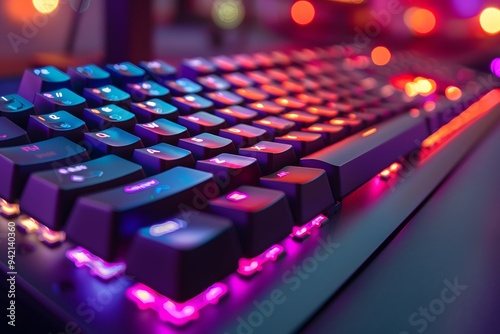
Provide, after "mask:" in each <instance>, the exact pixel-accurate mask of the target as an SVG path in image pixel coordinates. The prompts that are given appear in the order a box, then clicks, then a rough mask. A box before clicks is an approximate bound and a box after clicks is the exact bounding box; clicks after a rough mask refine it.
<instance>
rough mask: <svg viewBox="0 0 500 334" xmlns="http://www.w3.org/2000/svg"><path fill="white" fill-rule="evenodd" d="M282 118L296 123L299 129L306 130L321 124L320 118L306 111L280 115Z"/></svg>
mask: <svg viewBox="0 0 500 334" xmlns="http://www.w3.org/2000/svg"><path fill="white" fill-rule="evenodd" d="M280 117H281V118H284V119H287V120H289V121H291V122H293V123H295V127H296V128H297V129H302V128H306V127H308V126H311V125H313V124H314V123H317V122H319V116H317V115H313V114H310V113H308V112H305V111H297V110H294V111H290V112H287V113H286V114H282V115H280Z"/></svg>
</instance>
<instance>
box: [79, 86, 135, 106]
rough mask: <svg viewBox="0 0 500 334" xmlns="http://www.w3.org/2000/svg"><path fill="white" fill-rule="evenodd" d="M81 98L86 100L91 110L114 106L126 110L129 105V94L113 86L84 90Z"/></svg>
mask: <svg viewBox="0 0 500 334" xmlns="http://www.w3.org/2000/svg"><path fill="white" fill-rule="evenodd" d="M83 97H84V98H85V99H87V104H88V106H89V107H91V108H96V107H102V106H105V105H108V104H116V105H118V106H120V107H122V108H127V109H128V107H129V105H130V94H129V93H127V92H124V91H123V90H121V89H119V88H117V87H115V86H113V85H106V86H102V87H97V88H85V89H84V90H83Z"/></svg>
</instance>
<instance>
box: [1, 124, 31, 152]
mask: <svg viewBox="0 0 500 334" xmlns="http://www.w3.org/2000/svg"><path fill="white" fill-rule="evenodd" d="M29 142H30V140H29V138H28V134H27V133H26V131H24V130H23V129H22V128H20V127H19V126H18V125H17V124H15V123H13V122H12V121H10V120H9V119H8V118H7V117H0V147H8V146H17V145H24V144H28V143H29Z"/></svg>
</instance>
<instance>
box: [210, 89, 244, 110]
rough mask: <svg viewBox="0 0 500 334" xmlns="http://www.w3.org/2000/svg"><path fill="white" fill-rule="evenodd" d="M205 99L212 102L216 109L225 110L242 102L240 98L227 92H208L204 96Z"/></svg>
mask: <svg viewBox="0 0 500 334" xmlns="http://www.w3.org/2000/svg"><path fill="white" fill-rule="evenodd" d="M205 97H206V98H207V99H209V100H210V101H212V102H213V104H214V105H215V107H216V108H226V107H229V106H232V105H236V104H240V103H242V102H243V98H242V97H241V96H239V95H237V94H234V93H232V92H230V91H227V90H220V91H216V92H209V93H206V94H205Z"/></svg>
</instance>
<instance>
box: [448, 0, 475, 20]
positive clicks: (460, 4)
mask: <svg viewBox="0 0 500 334" xmlns="http://www.w3.org/2000/svg"><path fill="white" fill-rule="evenodd" d="M452 2H453V7H454V8H455V12H456V13H457V14H458V15H460V16H461V17H473V16H474V15H477V14H479V11H480V10H481V5H482V2H483V0H452Z"/></svg>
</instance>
